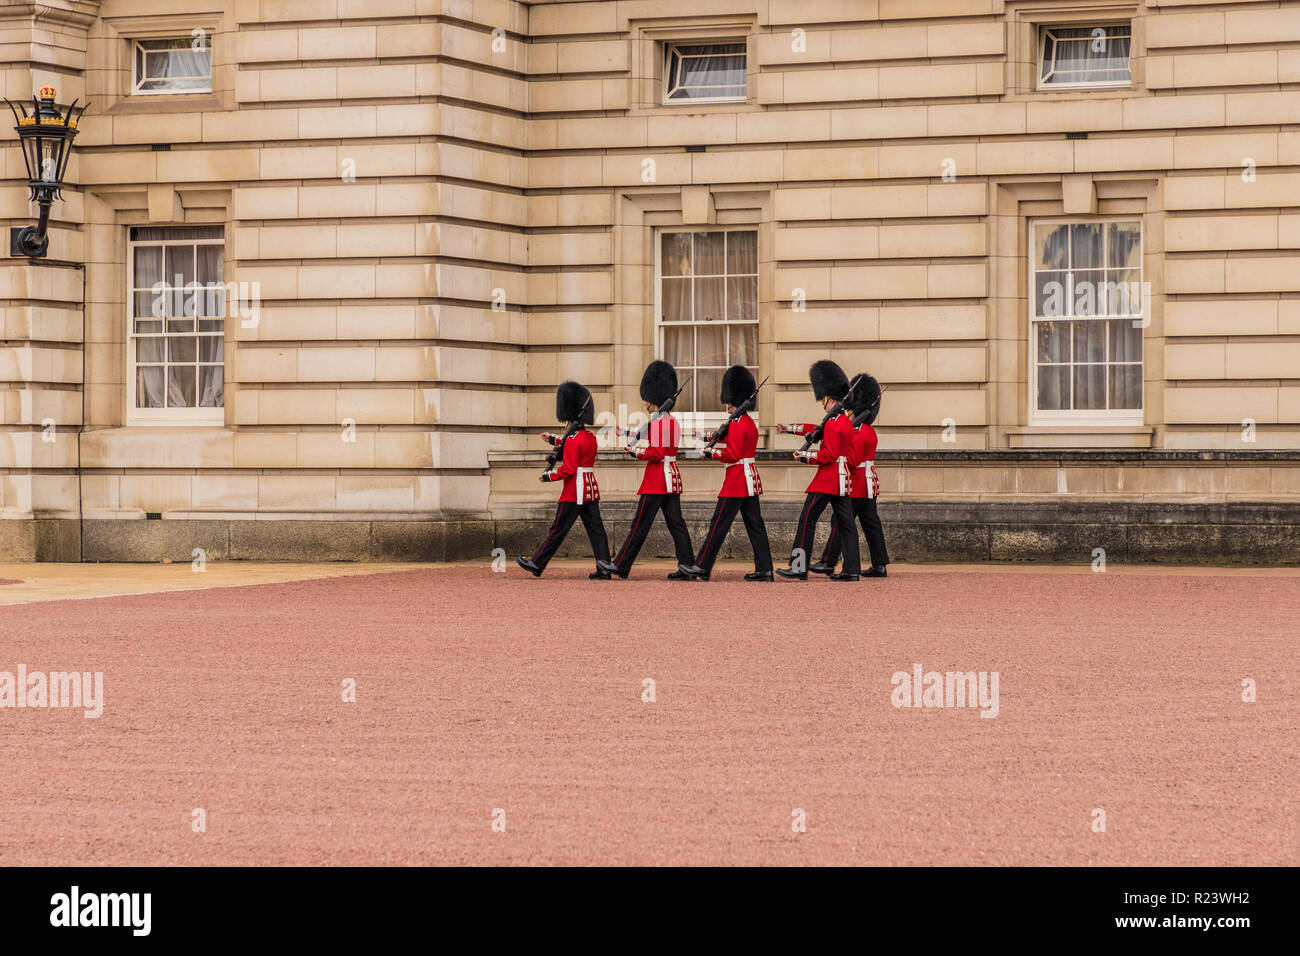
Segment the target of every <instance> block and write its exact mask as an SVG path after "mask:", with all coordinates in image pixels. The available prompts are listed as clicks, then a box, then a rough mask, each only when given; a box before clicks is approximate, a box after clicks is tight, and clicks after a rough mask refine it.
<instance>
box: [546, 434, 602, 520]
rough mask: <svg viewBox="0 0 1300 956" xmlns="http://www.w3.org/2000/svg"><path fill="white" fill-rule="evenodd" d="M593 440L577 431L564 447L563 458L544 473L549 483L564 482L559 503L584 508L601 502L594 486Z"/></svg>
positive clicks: (595, 485) (594, 459) (594, 437)
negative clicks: (549, 480) (566, 502)
mask: <svg viewBox="0 0 1300 956" xmlns="http://www.w3.org/2000/svg"><path fill="white" fill-rule="evenodd" d="M595 464H596V436H595V435H593V434H592V433H591V432H589V431H587V429H585V428H579V429H578V430H577V431H576V432H574V433H573V437H571V438H570V439H569V440H568V441H566V442H565V443H564V457H563V458H561V459H560V461H558V462H556V464H555V467H554V468H552V469H551V470H550V471H548V472H547V474H548V475H550V476H551V481H561V480H562V481H563V482H564V487H563V488H562V489H561V490H560V501H562V502H564V501H572V502H573V503H574V504H579V505H580V504H583V503H585V502H588V501H599V500H600V487H599V486H598V485H597V484H596V470H595V467H594V466H595Z"/></svg>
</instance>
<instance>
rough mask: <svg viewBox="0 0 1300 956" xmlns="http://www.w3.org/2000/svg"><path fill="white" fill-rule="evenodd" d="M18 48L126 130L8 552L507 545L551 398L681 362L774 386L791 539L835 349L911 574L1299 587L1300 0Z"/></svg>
mask: <svg viewBox="0 0 1300 956" xmlns="http://www.w3.org/2000/svg"><path fill="white" fill-rule="evenodd" d="M0 65H3V69H4V85H5V94H6V95H7V96H8V97H10V98H11V99H20V98H29V97H30V96H31V93H32V91H34V90H36V89H38V88H40V87H42V86H45V85H47V84H48V85H51V86H54V87H56V88H57V89H58V91H59V96H58V99H59V102H60V103H62V104H66V103H69V102H71V101H72V100H74V99H80V100H82V101H84V100H85V99H87V98H88V99H90V100H91V101H92V105H91V108H90V110H89V112H88V113H87V114H86V115H85V117H84V120H83V122H82V124H81V131H80V134H79V136H78V138H77V140H76V149H75V153H74V156H73V159H72V162H71V165H70V167H69V172H68V176H67V186H66V188H65V190H64V201H62V202H61V203H58V204H56V206H55V209H54V225H53V229H52V232H51V243H50V250H49V253H48V256H47V257H46V258H44V259H39V260H26V259H22V258H13V257H10V258H8V259H6V260H4V261H3V262H0V284H2V285H3V291H2V292H0V299H3V304H2V305H3V313H2V315H0V332H2V334H0V558H19V559H38V560H114V559H119V560H121V559H125V560H158V559H161V558H164V557H170V558H173V559H186V560H188V559H189V558H190V556H191V555H192V553H193V552H194V550H195V549H203V551H204V553H205V554H206V555H207V556H209V557H211V558H214V559H215V558H254V557H256V558H319V559H364V558H381V557H411V558H433V559H438V558H443V557H463V556H470V557H473V556H481V557H483V558H484V559H485V560H486V558H487V555H488V554H489V553H490V552H491V551H492V550H493V549H494V548H496V547H504V548H507V549H511V548H514V547H517V546H522V544H523V543H524V542H526V541H528V540H529V539H530V536H531V535H532V534H534V533H535V531H536V529H537V528H538V526H539V524H540V523H542V522H544V521H545V520H546V519H547V518H548V517H549V513H550V510H551V504H550V502H551V499H552V497H553V495H552V491H551V490H550V489H548V488H546V487H544V486H540V485H538V484H537V483H536V473H537V472H538V471H540V467H541V465H540V462H541V456H542V447H543V446H542V445H541V443H540V441H539V440H538V438H537V437H536V435H537V432H539V431H541V430H542V429H544V428H545V427H547V426H549V425H551V424H552V422H551V418H552V410H553V390H554V387H555V385H556V384H557V383H558V382H559V381H561V380H563V379H565V378H577V379H579V380H581V381H583V382H585V383H586V384H588V385H589V386H590V387H591V388H592V390H593V392H594V393H595V395H596V401H597V407H598V410H599V411H601V412H602V413H604V414H605V419H604V421H606V422H609V421H617V422H624V421H627V420H628V419H629V416H630V415H631V414H632V413H635V412H636V411H638V410H639V409H640V405H639V402H638V400H637V394H636V392H637V383H638V381H639V378H640V373H641V369H642V368H643V367H644V364H645V363H646V362H647V361H649V360H650V359H651V358H655V357H666V358H669V359H670V360H673V361H674V362H676V363H677V364H678V365H679V367H680V368H682V370H683V373H684V376H685V375H686V374H690V375H693V376H694V384H692V386H691V387H690V390H689V392H688V394H687V395H686V397H685V399H684V402H683V405H682V406H680V407H682V408H683V409H684V410H686V411H689V412H692V413H694V414H695V415H696V416H697V417H698V419H699V423H700V424H708V422H709V421H711V420H714V419H713V418H712V417H711V416H716V415H717V413H718V409H717V406H716V381H717V377H718V375H719V374H720V371H721V368H722V367H723V366H725V365H727V364H731V363H732V362H735V361H740V362H744V363H747V364H750V365H752V366H754V367H755V368H756V369H757V370H758V372H759V374H760V377H762V376H769V377H770V382H769V385H768V387H767V388H766V389H765V390H764V393H763V397H762V400H761V402H760V405H759V414H758V418H759V422H760V430H761V433H762V436H763V439H762V440H763V443H764V447H765V448H766V449H767V450H766V451H765V452H764V453H763V454H764V458H763V461H762V467H763V470H764V483H765V485H766V486H767V488H768V489H769V492H770V493H769V495H768V498H767V500H766V502H765V508H766V509H767V510H768V512H769V514H770V516H771V520H772V521H773V523H774V524H776V525H777V530H776V531H775V532H774V539H775V540H774V545H775V547H776V548H777V550H780V549H781V547H783V543H782V542H783V538H782V535H781V526H782V524H783V522H785V521H786V520H788V518H789V516H790V512H791V510H792V509H793V508H796V507H797V502H798V499H799V497H800V493H801V491H802V487H803V483H804V482H806V478H807V475H806V472H805V471H803V470H801V467H800V466H797V465H795V464H793V463H792V462H790V460H789V458H788V455H787V454H786V453H783V452H782V449H785V448H787V447H789V446H790V444H791V443H790V442H789V440H787V439H784V438H778V437H777V436H776V434H775V429H774V428H773V425H774V423H775V422H778V421H793V420H805V419H808V418H810V417H812V416H813V415H814V414H815V413H816V411H817V409H816V406H815V405H813V403H812V401H811V398H810V396H809V392H808V389H807V386H806V378H805V373H806V370H807V367H808V365H809V364H810V363H811V362H812V361H813V360H815V359H817V358H821V357H825V356H829V357H832V358H834V359H836V360H837V361H839V362H840V363H841V364H842V365H843V366H844V367H845V368H846V369H848V370H849V371H851V372H852V371H857V370H859V369H867V370H870V371H871V372H872V373H873V374H875V375H876V376H877V377H878V378H879V379H880V380H881V381H882V382H883V383H884V384H885V385H886V386H887V394H886V399H885V403H884V411H883V414H882V417H881V420H880V424H879V430H880V433H881V449H882V451H881V453H880V455H879V458H878V463H879V470H880V472H881V476H882V483H883V496H884V503H883V504H882V514H883V515H884V516H885V518H886V520H887V522H889V524H890V527H891V529H892V530H893V535H894V537H893V540H894V541H895V542H897V548H896V550H897V551H898V552H899V556H900V557H914V558H918V559H920V558H932V557H985V558H987V557H993V558H1017V557H1021V558H1044V557H1048V558H1054V559H1058V560H1082V561H1086V560H1089V556H1090V554H1091V551H1092V550H1093V548H1095V547H1102V548H1107V549H1109V551H1110V552H1111V553H1112V554H1117V555H1120V556H1123V557H1126V558H1129V559H1132V560H1142V559H1162V560H1178V559H1189V560H1190V559H1196V560H1217V559H1220V558H1221V559H1223V560H1230V561H1300V521H1298V520H1297V518H1296V508H1297V505H1300V268H1297V266H1298V265H1300V4H1297V3H1295V2H1248V0H1218V2H1213V0H1210V2H1207V0H1128V2H1123V0H1094V2H1076V0H925V2H920V0H707V2H704V3H700V2H698V0H696V2H684V0H594V2H550V3H543V2H512V0H46V2H42V3H39V4H38V3H26V2H7V3H4V4H3V5H2V6H0ZM6 135H7V136H8V140H7V141H6V147H5V149H4V158H5V165H4V174H3V175H4V180H5V182H4V185H3V187H2V192H0V196H3V211H2V212H0V215H3V217H4V219H6V220H7V221H8V223H9V225H10V226H11V227H17V226H21V225H25V224H28V223H30V222H31V221H32V220H33V218H34V212H33V207H32V206H31V205H30V204H29V203H28V201H27V187H26V183H25V178H26V173H25V171H24V167H23V163H22V159H21V155H20V152H19V150H18V147H17V141H16V136H15V135H14V134H13V133H12V132H9V133H7V134H6ZM196 284H197V287H198V291H200V292H201V293H203V294H202V295H200V296H197V298H198V299H199V304H198V305H187V303H189V302H190V301H191V300H192V299H194V298H196V297H195V296H192V295H191V294H190V293H192V292H193V291H194V288H195V285H196ZM610 443H611V444H612V439H611V440H610ZM605 457H607V458H608V460H607V461H602V463H601V479H602V486H603V488H604V489H605V493H606V499H607V501H608V505H607V510H608V512H609V515H610V523H611V524H612V525H614V527H613V528H612V529H611V531H612V533H613V534H614V535H617V534H618V533H619V531H620V530H621V527H620V525H621V523H622V522H623V520H625V514H624V512H625V510H626V502H627V501H628V500H629V499H630V496H631V495H632V493H633V491H634V489H635V466H633V465H632V464H630V463H628V462H627V461H625V460H624V458H622V457H620V456H618V455H617V454H616V453H615V452H613V451H610V452H609V453H608V455H607V456H605ZM713 469H714V466H709V465H705V464H703V463H699V464H691V465H688V466H687V467H686V468H685V472H686V482H687V488H688V495H687V504H688V509H687V510H688V515H689V516H691V517H693V518H694V519H695V520H702V518H703V516H704V515H705V514H706V513H707V511H708V510H709V509H710V508H711V498H712V495H713V494H714V493H715V491H716V484H717V481H718V478H719V476H718V475H717V473H716V470H713ZM579 537H580V536H579ZM742 546H743V545H742Z"/></svg>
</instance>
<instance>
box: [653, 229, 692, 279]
mask: <svg viewBox="0 0 1300 956" xmlns="http://www.w3.org/2000/svg"><path fill="white" fill-rule="evenodd" d="M660 249H661V252H660V261H659V274H660V275H665V276H688V275H690V274H691V234H690V233H689V232H665V233H664V234H663V235H662V237H661V242H660Z"/></svg>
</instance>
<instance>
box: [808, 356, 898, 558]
mask: <svg viewBox="0 0 1300 956" xmlns="http://www.w3.org/2000/svg"><path fill="white" fill-rule="evenodd" d="M857 382H858V385H857V387H856V388H855V389H854V390H853V394H852V395H851V396H849V406H850V409H851V411H852V414H853V420H854V421H856V422H858V423H859V424H858V429H857V431H858V434H857V442H858V467H856V468H854V469H853V488H852V494H851V495H850V497H851V498H852V499H853V513H854V515H856V516H857V519H858V522H859V523H860V524H861V525H862V533H863V535H864V536H865V537H866V539H867V549H868V550H869V551H870V552H871V567H870V568H868V569H867V570H866V571H864V572H863V573H862V576H863V577H864V578H883V577H888V573H887V572H886V571H885V565H887V564H889V551H888V550H886V548H885V529H884V526H882V525H881V523H880V514H879V513H878V512H877V510H876V501H877V499H878V498H879V496H880V477H879V476H878V475H877V474H876V462H875V458H876V446H877V444H878V442H879V438H878V437H877V435H876V430H875V428H873V427H872V426H873V424H874V423H875V421H876V418H877V416H879V415H880V398H881V391H880V383H879V382H877V381H876V380H875V379H874V378H872V377H871V376H870V375H868V374H867V373H866V372H863V373H862V374H861V375H859V376H858V377H857ZM839 559H840V539H839V528H838V527H837V525H836V523H835V521H834V520H832V521H831V535H830V537H829V538H827V539H826V550H825V551H823V552H822V559H821V560H820V561H818V562H817V563H816V564H814V565H813V566H812V567H810V568H809V569H808V570H809V571H815V572H816V573H818V574H834V573H835V564H836V562H838V561H839Z"/></svg>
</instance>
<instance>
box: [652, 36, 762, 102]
mask: <svg viewBox="0 0 1300 956" xmlns="http://www.w3.org/2000/svg"><path fill="white" fill-rule="evenodd" d="M668 63H669V79H668V97H669V99H708V98H711V97H741V96H744V95H745V44H743V43H704V44H699V45H692V46H677V47H672V48H670V51H669V58H668Z"/></svg>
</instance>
